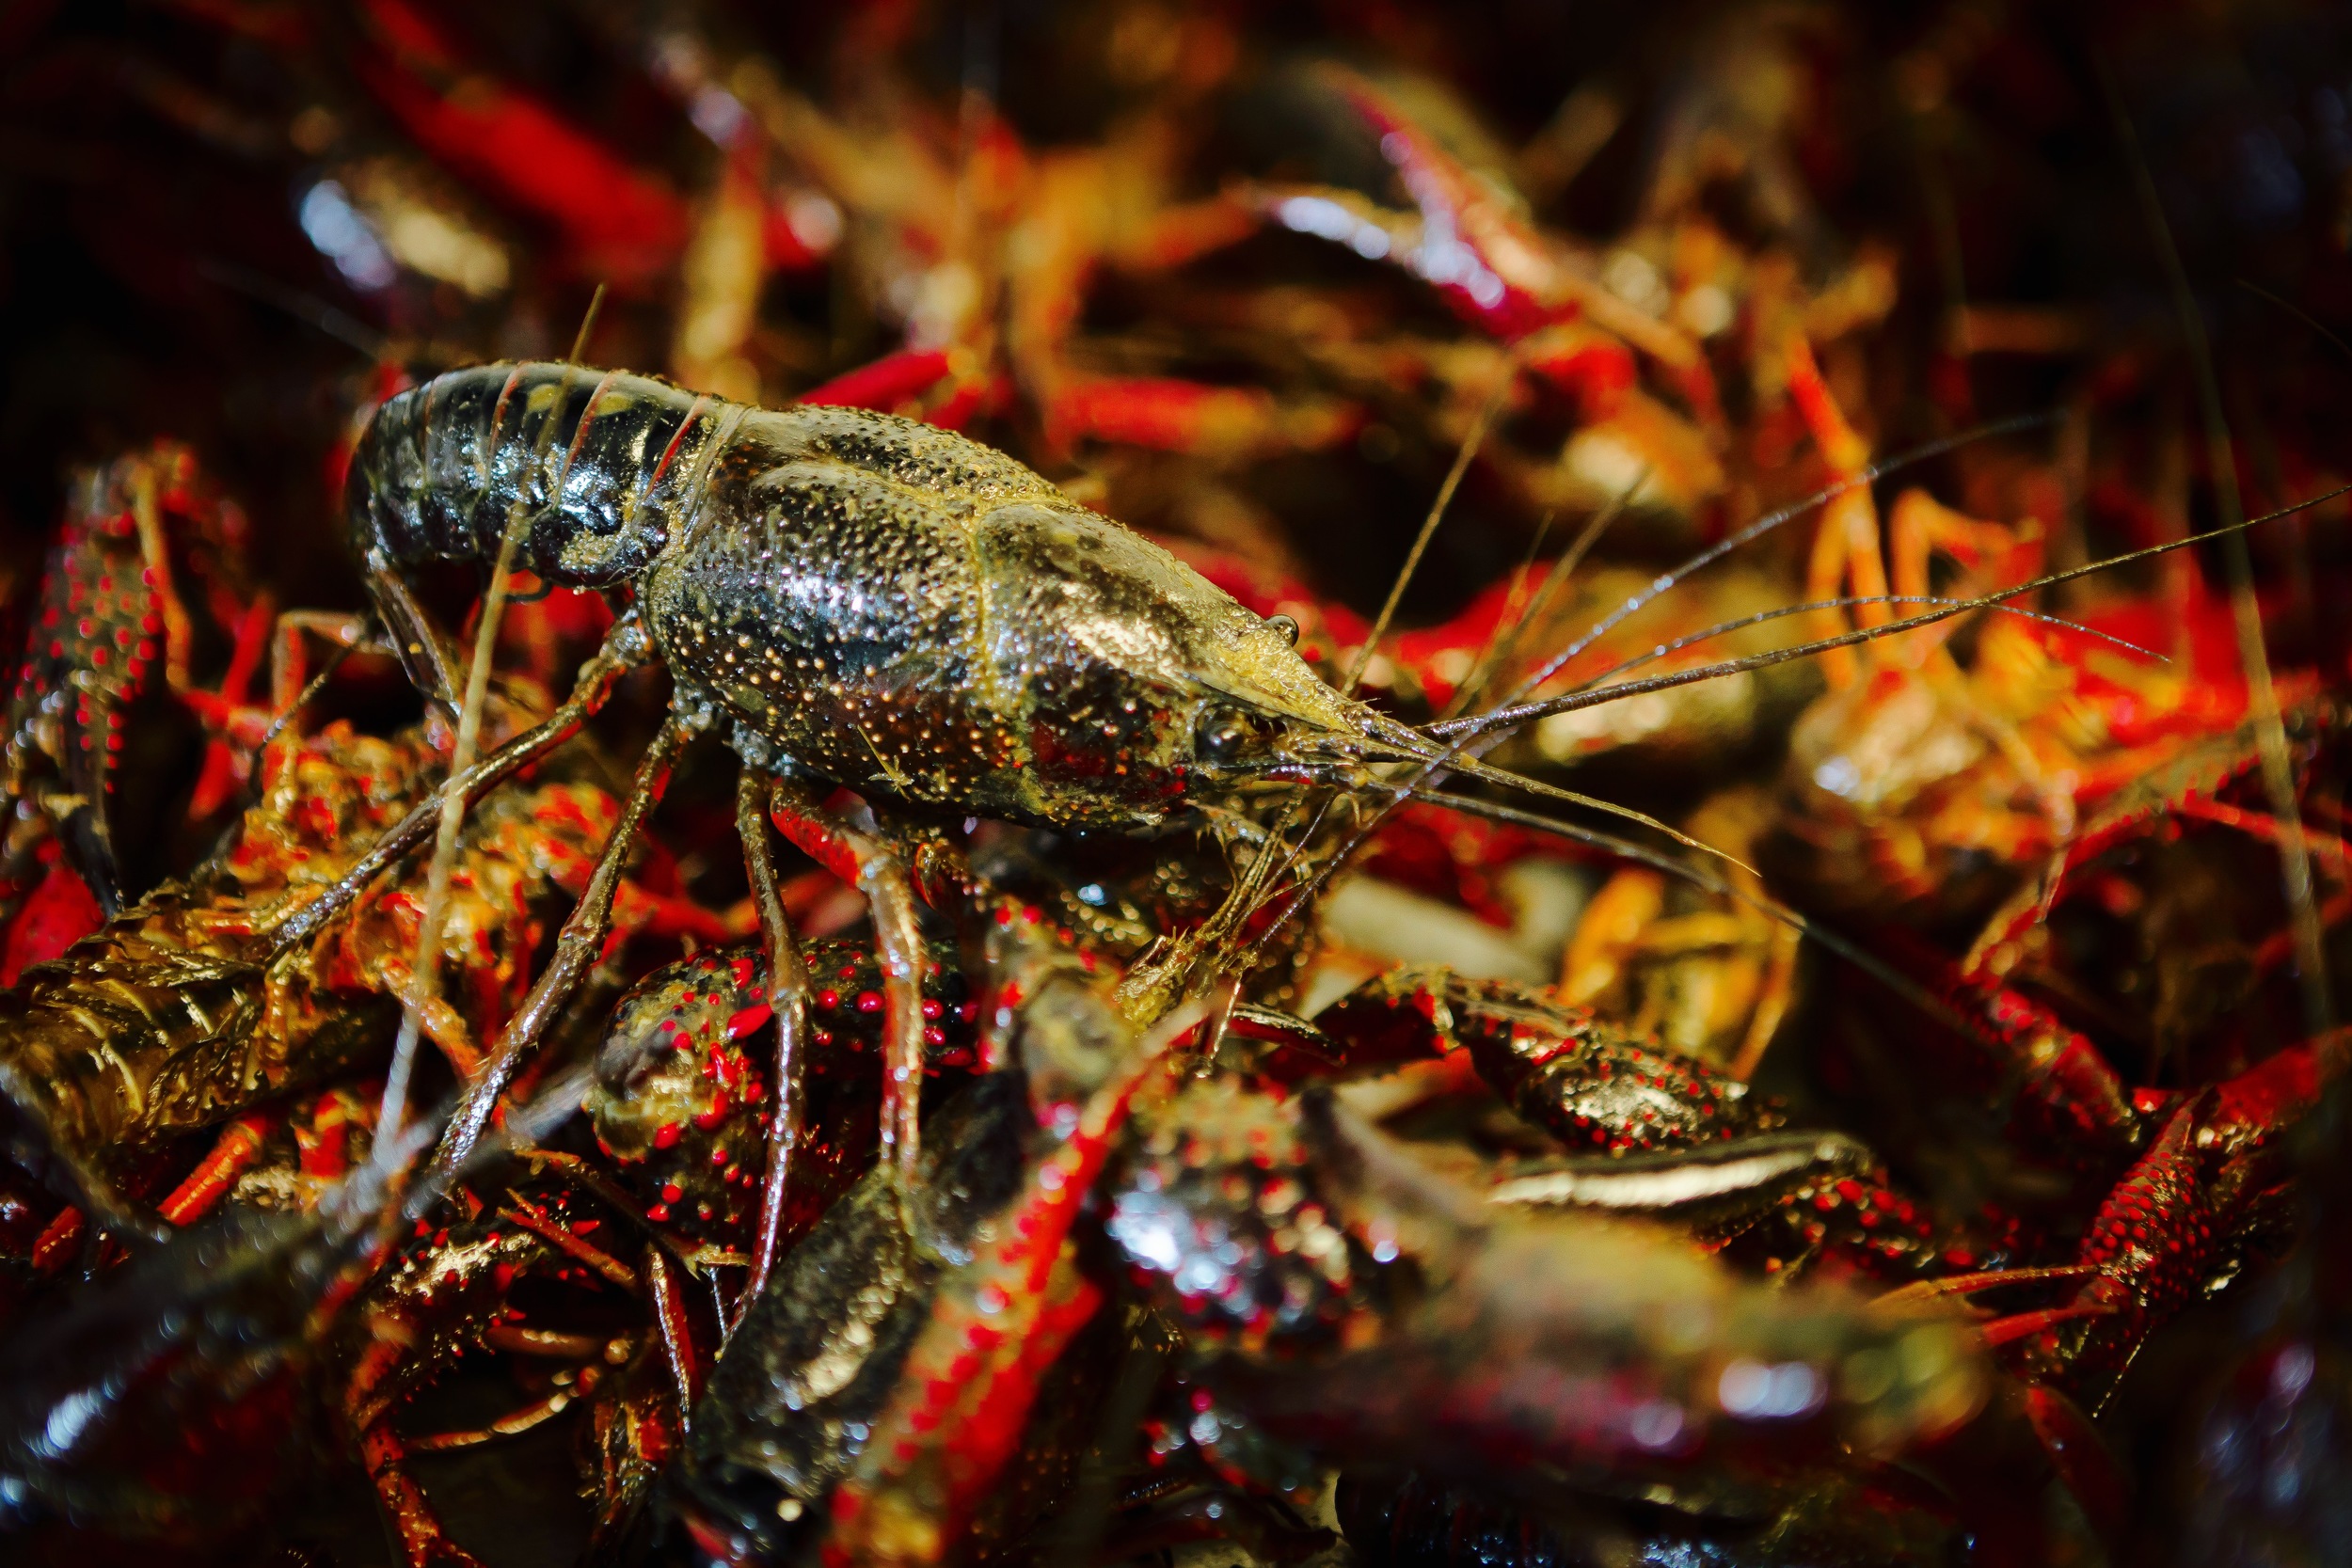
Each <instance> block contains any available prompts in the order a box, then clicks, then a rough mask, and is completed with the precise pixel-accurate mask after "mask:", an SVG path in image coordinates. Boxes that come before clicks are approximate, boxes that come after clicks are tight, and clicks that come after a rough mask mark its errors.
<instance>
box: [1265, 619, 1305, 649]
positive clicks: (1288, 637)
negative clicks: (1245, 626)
mask: <svg viewBox="0 0 2352 1568" xmlns="http://www.w3.org/2000/svg"><path fill="white" fill-rule="evenodd" d="M1265 624H1266V625H1267V626H1271V627H1273V628H1274V629H1275V630H1276V631H1279V632H1280V633H1281V634H1282V641H1285V642H1287V643H1289V644H1290V645H1291V646H1292V647H1294V648H1295V647H1297V646H1298V623H1297V622H1296V621H1294V620H1292V619H1291V618H1290V617H1289V616H1287V615H1269V616H1267V617H1266V618H1265Z"/></svg>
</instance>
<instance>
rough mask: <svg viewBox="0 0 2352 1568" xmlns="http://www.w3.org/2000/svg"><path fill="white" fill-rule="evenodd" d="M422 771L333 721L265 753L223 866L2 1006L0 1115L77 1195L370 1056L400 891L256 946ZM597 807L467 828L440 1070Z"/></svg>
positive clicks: (697, 919)
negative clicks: (308, 930)
mask: <svg viewBox="0 0 2352 1568" xmlns="http://www.w3.org/2000/svg"><path fill="white" fill-rule="evenodd" d="M436 766H437V755H436V753H435V752H434V750H433V748H432V747H430V746H429V745H427V744H425V743H424V741H423V740H422V739H421V737H420V736H417V735H416V734H414V733H411V734H408V735H405V736H399V737H395V738H393V739H389V740H388V739H379V738H375V737H372V736H361V735H358V734H355V733H353V732H352V731H351V730H350V729H349V727H348V726H346V725H342V724H335V725H330V726H329V727H328V728H326V730H324V731H322V732H321V733H319V734H318V735H315V736H308V737H305V738H302V739H301V740H299V741H288V742H284V743H281V744H280V745H278V746H277V747H274V748H272V754H271V756H270V757H269V758H268V759H267V761H266V763H265V767H264V788H263V792H262V800H260V801H258V802H257V803H256V804H255V805H254V806H253V807H252V808H251V809H250V810H249V811H247V813H246V816H245V819H244V821H243V823H242V825H241V828H240V831H239V832H238V835H237V837H236V838H235V839H234V840H233V841H232V843H231V844H230V846H229V847H227V849H226V850H225V851H224V852H223V853H222V854H221V855H219V856H218V857H216V858H215V860H214V861H213V862H211V863H208V864H207V865H206V866H205V867H203V868H201V869H199V872H198V873H197V874H196V876H195V877H194V878H192V879H190V881H188V882H187V883H185V884H180V883H170V884H166V885H165V886H164V887H162V888H159V889H157V890H156V891H155V892H153V893H151V895H149V896H148V897H147V898H146V899H145V900H144V901H143V902H141V903H140V904H139V905H137V906H136V907H135V908H133V909H130V910H127V911H124V912H123V913H122V914H120V915H119V916H118V917H117V918H116V919H114V920H113V921H111V922H109V923H108V924H107V925H106V926H105V927H103V928H102V929H101V930H100V931H99V933H98V934H97V935H95V936H93V937H91V938H89V939H87V940H86V941H85V942H81V943H79V944H77V945H76V946H75V947H74V948H73V949H72V950H71V951H70V952H69V953H68V955H67V956H66V957H65V958H62V959H60V960H57V961H55V962H51V963H46V964H39V965H35V966H34V967H33V968H32V969H31V970H29V971H28V972H27V974H26V978H25V981H24V984H23V985H22V986H20V987H19V988H17V989H16V990H12V991H10V992H8V993H7V994H6V995H5V997H0V1090H5V1092H6V1097H7V1101H8V1107H9V1109H10V1112H11V1114H12V1115H14V1116H16V1117H22V1118H24V1119H25V1120H26V1121H28V1122H30V1123H32V1124H35V1125H37V1127H38V1128H39V1132H38V1134H36V1135H34V1145H35V1147H36V1148H37V1149H38V1151H39V1152H40V1156H41V1157H42V1158H44V1159H47V1160H54V1161H57V1162H60V1163H62V1164H63V1166H64V1167H65V1169H64V1171H63V1172H61V1175H62V1176H63V1177H64V1179H65V1184H66V1186H67V1189H68V1191H69V1192H71V1193H72V1196H74V1197H75V1198H76V1199H77V1200H82V1201H94V1202H96V1203H97V1204H98V1205H99V1206H100V1208H101V1209H102V1210H105V1211H111V1210H112V1209H113V1207H114V1202H113V1199H114V1197H115V1196H116V1192H117V1189H118V1187H119V1185H120V1184H121V1182H122V1180H123V1179H124V1178H125V1177H126V1176H127V1175H129V1174H130V1173H132V1172H134V1171H135V1170H138V1169H140V1168H142V1166H143V1164H144V1163H145V1162H146V1161H147V1160H148V1159H149V1158H150V1157H151V1156H152V1155H153V1154H154V1153H155V1152H156V1151H157V1150H158V1149H159V1148H167V1146H168V1142H169V1140H171V1139H172V1138H173V1137H175V1136H176V1135H179V1134H185V1133H190V1132H199V1131H201V1130H204V1129H207V1128H215V1127H219V1126H221V1125H222V1124H224V1123H229V1124H231V1128H232V1131H233V1127H234V1124H235V1123H236V1122H237V1120H238V1119H239V1118H242V1117H246V1116H247V1115H249V1114H252V1113H255V1112H257V1111H260V1110H262V1109H264V1108H266V1107H267V1106H268V1105H269V1104H270V1102H272V1101H276V1100H278V1099H280V1098H281V1097H283V1096H285V1095H286V1094H288V1093H290V1092H292V1091H294V1090H298V1089H301V1088H304V1087H305V1086H310V1085H321V1084H324V1083H326V1082H329V1081H332V1080H334V1079H337V1078H340V1077H344V1076H347V1075H348V1074H349V1073H350V1072H351V1071H352V1070H353V1069H356V1068H358V1067H359V1066H361V1065H362V1064H364V1063H365V1062H366V1061H367V1060H368V1059H369V1058H370V1056H371V1055H372V1054H373V1053H375V1052H377V1051H378V1050H380V1048H381V1047H382V1045H383V1043H384V1041H385V1040H386V1039H387V1038H388V1037H389V1031H390V1028H391V1023H392V1018H393V1016H394V1008H393V1005H392V1001H391V999H392V998H393V997H395V996H397V995H398V994H400V993H401V992H402V991H403V990H405V989H406V986H407V973H406V971H405V968H404V967H403V966H402V962H401V960H400V959H399V958H397V957H395V955H400V954H405V952H407V951H408V950H409V948H410V947H412V946H413V931H414V928H415V900H414V898H413V897H412V895H409V894H408V893H407V892H406V891H405V890H404V889H402V888H400V887H398V886H396V885H386V886H372V887H371V888H370V889H369V890H368V891H367V892H366V893H364V894H363V895H361V896H360V897H359V899H358V902H357V904H356V906H354V907H352V908H349V909H348V910H347V911H346V912H345V916H344V918H342V919H341V920H339V921H338V922H336V923H335V924H333V925H329V926H327V927H324V928H323V930H322V931H321V932H320V934H319V936H318V937H317V939H316V940H315V941H314V942H312V943H311V944H310V945H308V946H306V947H303V948H299V949H283V950H279V951H277V952H272V951H271V950H270V949H269V947H268V945H267V944H266V942H263V941H261V940H258V939H257V937H256V935H255V933H256V931H257V930H266V929H267V928H268V927H270V926H271V925H272V923H273V922H274V921H276V920H278V919H279V918H281V917H282V916H283V915H284V913H285V912H286V911H289V910H293V911H300V910H304V909H307V908H309V907H310V906H311V905H312V904H314V903H315V902H316V901H317V900H318V899H319V898H320V897H321V895H323V894H325V893H326V892H327V891H328V890H330V889H332V888H334V887H336V886H337V885H338V884H339V881H340V880H341V879H343V878H345V877H347V876H348V875H349V874H350V872H351V869H352V867H353V866H354V864H355V863H357V862H358V861H359V859H360V858H361V856H362V854H363V852H364V850H365V848H366V847H367V846H368V844H369V843H370V842H371V841H372V840H373V839H375V838H376V837H377V836H378V835H379V834H381V833H382V832H385V831H386V830H387V829H389V828H390V827H392V826H393V825H395V824H397V823H398V822H399V821H400V820H402V819H403V817H404V816H405V814H406V813H407V812H408V811H409V810H411V809H412V808H413V806H414V804H415V802H416V801H417V800H419V799H420V798H421V797H423V796H424V795H426V794H427V793H428V792H429V787H430V779H431V774H432V771H433V769H434V768H435V767H436ZM611 816H612V800H611V798H610V797H609V796H607V795H605V794H604V793H603V792H602V791H601V790H598V789H596V787H594V786H592V785H588V784H579V783H569V782H564V781H562V780H542V781H541V782H539V783H538V784H537V785H536V786H535V787H534V788H533V789H532V790H530V791H528V792H521V793H518V794H516V795H515V796H512V797H508V798H502V799H501V800H498V801H496V802H494V804H493V806H492V808H491V809H490V810H489V811H487V812H486V813H485V814H484V815H483V816H481V817H480V818H478V819H477V820H476V821H475V822H474V823H473V824H472V826H471V828H470V829H469V832H468V834H467V836H466V839H465V841H464V843H463V845H462V855H463V859H462V871H463V876H462V878H461V879H460V881H461V888H460V893H461V896H460V897H459V898H458V899H457V900H456V904H457V918H455V919H454V920H453V922H452V923H451V925H450V926H449V927H448V937H449V940H448V941H447V942H446V943H445V946H444V948H443V950H442V952H441V953H440V954H438V955H437V962H439V963H440V964H441V965H442V966H443V968H444V969H445V970H446V971H447V972H448V973H449V974H452V975H453V976H455V977H456V978H457V980H458V982H459V983H458V985H457V986H456V988H455V989H456V990H458V991H459V992H460V993H461V994H462V995H463V996H464V997H465V998H466V1000H467V1001H468V1002H469V1004H470V1010H471V1013H472V1015H473V1018H474V1022H469V1019H468V1017H467V1016H466V1015H463V1014H460V1013H459V1012H458V1011H457V1010H456V1009H454V1008H449V1009H444V1010H441V1011H437V1012H434V1013H433V1014H431V1015H430V1016H429V1018H428V1021H427V1022H428V1025H429V1028H428V1033H429V1034H430V1036H431V1037H433V1038H434V1039H435V1040H436V1042H437V1044H438V1045H440V1046H441V1048H442V1049H443V1051H444V1052H445V1053H446V1054H447V1056H448V1057H449V1059H450V1061H451V1063H452V1065H453V1068H455V1069H457V1070H459V1071H461V1072H462V1071H465V1070H469V1069H471V1068H472V1067H473V1066H474V1065H475V1062H476V1060H477V1059H478V1051H477V1047H476V1046H475V1044H474V1039H475V1036H474V1033H473V1031H474V1029H475V1028H476V1027H477V1026H479V1027H484V1028H486V1027H489V1026H491V1025H493V1024H495V1022H496V1021H497V1015H498V1012H499V1009H500V1008H501V1006H503V1005H505V1004H506V1002H507V1001H508V1000H509V998H510V996H511V993H512V991H513V990H515V989H516V983H517V981H518V979H519V977H520V973H521V969H522V966H523V964H524V963H525V962H527V959H528V956H529V954H530V952H531V951H532V948H533V947H534V946H535V945H536V942H537V937H538V928H537V922H536V911H538V910H540V909H543V908H544V907H545V905H546V902H547V900H548V895H549V894H550V893H554V892H557V891H558V890H564V889H569V888H576V887H577V886H578V883H579V879H580V876H582V875H584V867H585V866H586V864H587V863H588V859H589V856H590V855H591V854H592V853H593V850H594V845H595V843H596V833H597V832H598V830H599V829H601V828H604V827H606V826H607V825H609V823H610V820H611ZM625 893H626V901H625V902H624V905H623V910H622V914H623V925H624V927H625V928H633V929H645V928H648V927H655V928H659V927H669V928H673V929H683V930H688V931H690V932H691V933H692V934H695V935H698V936H700V937H701V938H703V939H704V940H709V939H712V938H717V937H723V936H725V935H728V934H731V933H730V930H729V928H728V927H726V925H725V924H724V923H723V921H720V920H718V919H716V918H715V917H712V916H709V915H707V914H705V913H703V912H702V911H693V910H690V909H687V908H686V907H685V906H683V905H680V904H678V903H677V902H676V901H675V900H666V899H662V898H659V897H655V896H653V895H647V894H644V893H642V892H640V891H637V890H634V889H628V890H625ZM404 936H409V937H410V939H411V940H410V941H408V942H404V941H403V940H402V938H403V937H404ZM246 1158H249V1156H246ZM231 1174H233V1172H232V1173H231ZM117 1217H120V1216H117Z"/></svg>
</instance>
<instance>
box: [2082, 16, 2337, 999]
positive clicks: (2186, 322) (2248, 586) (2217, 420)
mask: <svg viewBox="0 0 2352 1568" xmlns="http://www.w3.org/2000/svg"><path fill="white" fill-rule="evenodd" d="M2091 64H2092V66H2093V67H2094V68H2095V69H2096V70H2097V71H2098V73H2099V90H2100V93H2101V95H2102V96H2104V97H2105V98H2106V101H2107V113H2108V114H2109V115H2110V116H2112V117H2113V118H2114V120H2115V135H2116V139H2117V140H2118V141H2119V142H2121V143H2122V147H2123V157H2124V161H2125V162H2126V163H2128V164H2129V165H2130V166H2131V170H2132V185H2133V188H2134V189H2135V190H2136V191H2137V193H2138V195H2139V206H2140V212H2141V214H2142V215H2143V216H2144V217H2145V218H2146V219H2147V222H2148V236H2149V238H2150V239H2151V240H2152V241H2153V243H2154V245H2155V247H2156V256H2157V259H2158V260H2159V261H2162V262H2163V263H2164V276H2165V281H2166V282H2167V283H2168V284H2169V285H2170V287H2171V291H2172V308H2173V309H2174V310H2175V311H2176V312H2177V313H2178V314H2179V316H2180V318H2181V337H2182V340H2183V341H2185V343H2186V345H2187V347H2188V360H2189V368H2190V371H2191V372H2192V374H2193V375H2194V377H2195V380H2196V383H2197V404H2198V409H2199V411H2200V413H2201V415H2202V416H2203V419H2204V425H2205V447H2206V461H2207V463H2208V464H2209V465H2210V467H2211V468H2212V471H2213V491H2214V502H2215V504H2216V505H2217V507H2218V508H2219V510H2220V513H2221V523H2222V527H2221V528H2220V529H2218V530H2217V532H2220V533H2222V534H2223V535H2224V537H2223V538H2222V540H2221V560H2222V562H2223V564H2224V566H2225V567H2226V568H2227V570H2228V571H2229V574H2230V608H2231V610H2233V612H2234V618H2235V620H2236V622H2237V652H2238V663H2239V664H2240V666H2241V667H2242V668H2243V669H2244V671H2245V673H2246V698H2247V701H2248V703H2249V705H2251V706H2252V708H2253V719H2254V742H2255V748H2256V751H2257V752H2258V753H2259V755H2260V757H2261V759H2262V779H2263V793H2264V794H2265V795H2266V796H2268V797H2269V798H2270V815H2271V816H2274V817H2276V818H2278V821H2279V825H2280V828H2282V829H2283V830H2284V832H2281V833H2280V839H2279V860H2280V871H2281V873H2282V875H2283V879H2284V881H2285V883H2286V898H2287V909H2288V911H2289V912H2290V913H2291V915H2292V916H2293V919H2294V922H2295V958H2296V978H2297V979H2299V980H2300V981H2301V982H2302V990H2303V1014H2304V1023H2305V1025H2306V1026H2307V1027H2308V1028H2309V1029H2310V1030H2311V1032H2312V1034H2313V1035H2314V1036H2317V1035H2324V1034H2326V1033H2327V1032H2328V1030H2329V1029H2330V1028H2332V1027H2333V1026H2334V1024H2335V1005H2334V1002H2333V1001H2332V1000H2331V999H2330V998H2329V996H2328V959H2327V954H2326V953H2325V951H2324V950H2323V949H2322V947H2321V943H2320V930H2319V903H2318V900H2317V899H2316V898H2314V897H2313V896H2312V852H2311V846H2310V844H2308V843H2307V842H2306V841H2305V839H2304V836H2303V817H2302V808H2301V806H2300V805H2299V804H2298V803H2297V801H2296V798H2295V766H2294V763H2293V761H2292V760H2291V759H2290V758H2289V757H2288V755H2287V731H2286V724H2285V722H2284V721H2282V720H2281V719H2280V716H2279V693H2278V690H2277V689H2276V688H2275V687H2273V686H2272V685H2271V683H2270V650H2269V649H2268V648H2267V647H2266V646H2265V644H2264V641H2263V615H2262V606H2261V605H2260V604H2258V603H2256V602H2255V599H2254V558H2253V554H2252V552H2251V551H2250V550H2249V549H2248V548H2247V544H2246V535H2245V532H2244V531H2243V530H2242V529H2239V528H2237V527H2236V526H2234V525H2237V524H2239V523H2242V522H2243V521H2244V520H2245V518H2246V503H2245V499H2244V498H2243V497H2241V496H2240V495H2239V493H2238V483H2237V455H2236V451H2235V449H2234V448H2233V446H2232V445H2231V441H2230V422H2229V420H2228V418H2227V417H2226V416H2225V415H2224V414H2223V413H2222V410H2221V383H2220V381H2219V379H2218V378H2217V377H2216V376H2215V374H2214V369H2213V344H2212V342H2211V341H2209V340H2208V339H2207V338H2206V336H2205V322H2204V318H2203V317H2202V316H2201V315H2200V314H2199V313H2198V309H2197V296H2196V295H2195V294H2194V293H2191V292H2190V289H2189V286H2188V272H2187V269H2185V267H2183V266H2182V265H2181V253H2180V250H2179V248H2178V247H2177V246H2175V245H2173V243H2172V226H2171V224H2170V223H2169V222H2168V221H2167V220H2166V218H2165V215H2164V202H2163V201H2162V199H2161V198H2158V197H2157V195H2156V182H2155V181H2154V180H2153V179H2151V178H2150V177H2149V174H2148V160H2147V158H2146V157H2144V156H2143V155H2142V154H2141V152H2140V149H2139V134H2138V133H2137V131H2135V130H2134V129H2133V128H2132V117H2131V115H2130V114H2129V113H2127V112H2126V111H2125V109H2124V107H2123V95H2122V92H2120V91H2119V90H2118V89H2117V87H2116V85H2115V77H2114V75H2113V73H2111V72H2110V71H2108V70H2107V63H2106V60H2105V59H2104V58H2101V57H2098V56H2096V55H2094V56H2093V58H2092V61H2091Z"/></svg>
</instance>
